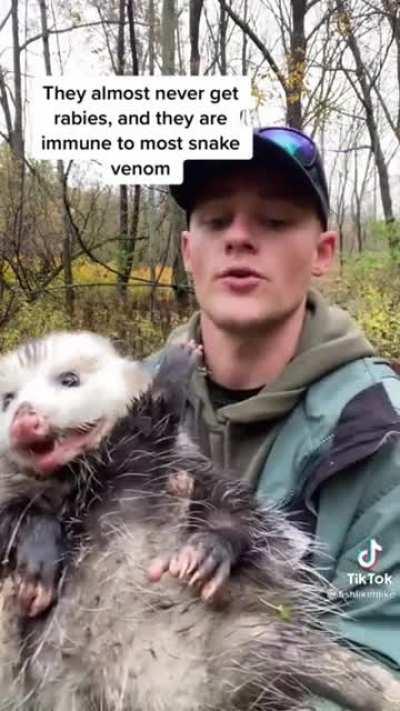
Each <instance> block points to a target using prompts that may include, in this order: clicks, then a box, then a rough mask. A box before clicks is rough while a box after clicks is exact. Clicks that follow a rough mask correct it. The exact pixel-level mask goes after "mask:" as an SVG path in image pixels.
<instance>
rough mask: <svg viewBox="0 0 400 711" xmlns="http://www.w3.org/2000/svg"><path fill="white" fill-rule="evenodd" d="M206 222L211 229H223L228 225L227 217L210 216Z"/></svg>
mask: <svg viewBox="0 0 400 711" xmlns="http://www.w3.org/2000/svg"><path fill="white" fill-rule="evenodd" d="M206 224H207V226H208V227H210V228H211V229H212V230H223V229H224V227H227V226H228V225H229V217H210V218H209V219H208V220H206Z"/></svg>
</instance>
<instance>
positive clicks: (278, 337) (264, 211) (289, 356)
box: [171, 128, 400, 709]
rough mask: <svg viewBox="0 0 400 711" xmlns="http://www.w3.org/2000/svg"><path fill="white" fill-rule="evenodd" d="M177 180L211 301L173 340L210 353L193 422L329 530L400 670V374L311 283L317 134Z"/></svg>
mask: <svg viewBox="0 0 400 711" xmlns="http://www.w3.org/2000/svg"><path fill="white" fill-rule="evenodd" d="M171 192H172V195H173V196H174V198H175V200H176V201H177V203H178V204H179V205H180V206H181V207H182V208H183V209H184V210H185V211H186V214H187V219H188V229H187V230H186V231H184V232H183V235H182V250H183V258H184V263H185V266H186V269H187V270H188V271H189V272H190V273H191V274H192V277H193V282H194V287H195V291H196V296H197V300H198V303H199V306H200V313H199V314H196V315H195V316H194V317H193V318H192V319H191V321H190V322H189V324H188V325H186V326H184V327H181V328H180V329H177V331H175V332H174V334H172V337H171V340H172V341H179V340H187V339H188V338H195V339H196V340H197V341H199V342H201V343H202V344H203V349H204V356H205V363H206V367H207V374H205V373H202V372H196V373H195V374H194V376H193V379H192V383H191V389H190V393H189V402H188V418H189V421H190V422H189V424H190V426H191V428H192V429H193V431H194V432H195V434H196V436H197V438H198V440H199V442H200V445H201V447H202V449H203V450H204V452H205V453H206V454H208V455H210V456H211V457H212V458H213V459H214V460H215V461H216V462H218V463H219V464H221V465H223V466H226V467H230V468H232V469H234V470H236V473H237V476H240V477H242V478H243V479H245V480H247V481H249V482H250V483H251V484H252V485H253V486H254V488H255V489H256V491H257V493H258V495H259V496H260V497H266V498H268V499H269V500H274V501H276V502H277V503H278V504H279V505H281V506H284V507H285V508H286V509H287V510H288V511H290V512H292V515H293V516H295V517H297V519H298V520H299V521H300V522H301V524H302V525H303V526H306V527H307V528H308V530H309V531H310V532H311V533H312V534H315V536H316V537H317V539H318V540H320V541H321V542H322V543H323V544H324V547H325V551H326V554H324V555H323V554H322V553H319V554H318V553H315V554H314V559H313V564H314V565H315V566H316V567H317V568H318V569H319V570H320V571H321V572H322V573H323V575H324V576H325V577H326V578H327V579H328V580H329V581H330V582H331V583H332V585H334V586H335V588H336V589H337V591H338V597H339V598H342V599H343V600H344V601H345V605H346V610H348V612H349V613H350V615H349V616H345V617H343V618H342V619H341V620H340V621H339V625H340V633H341V634H342V635H343V637H344V638H345V639H348V640H350V641H351V642H352V643H353V644H354V645H356V646H358V647H360V648H363V649H364V650H365V651H367V652H368V653H370V654H371V655H372V656H374V657H375V658H378V659H379V660H380V661H382V662H383V663H385V664H387V665H388V666H389V667H392V668H393V669H395V670H398V669H399V667H400V644H399V632H400V445H399V443H398V434H399V432H400V419H399V417H398V411H399V409H400V381H399V380H398V379H397V378H396V376H395V375H394V373H393V372H392V371H391V369H390V368H389V367H388V366H387V365H386V364H385V363H383V362H381V361H379V360H378V359H375V358H374V357H373V352H372V348H371V346H370V344H369V343H368V341H367V340H366V339H365V337H364V336H363V335H362V333H361V332H360V330H359V329H358V328H357V327H356V325H355V324H354V323H353V322H352V320H351V319H350V318H349V316H348V315H347V314H346V313H345V312H344V311H342V310H340V309H339V308H337V307H331V306H329V305H328V304H327V303H326V302H325V300H324V299H323V298H322V297H321V296H320V295H319V294H318V292H316V291H314V290H312V289H311V288H310V285H311V280H312V278H313V277H320V276H323V275H324V274H326V273H327V272H328V270H329V268H330V267H331V265H332V262H333V258H334V253H335V243H336V235H335V233H334V232H333V231H331V230H329V229H328V226H327V225H328V215H329V198H328V189H327V184H326V179H325V176H324V171H323V167H322V163H321V159H320V156H319V154H318V150H317V148H316V146H315V144H314V143H313V141H311V139H310V138H308V137H307V136H305V135H304V134H302V133H300V132H298V131H295V130H294V129H289V128H267V129H260V130H258V131H255V133H254V157H253V159H252V160H251V161H239V162H231V161H226V162H215V161H188V162H186V164H185V171H184V181H183V183H182V185H177V186H172V187H171ZM318 708H320V709H334V708H335V709H336V708H338V707H337V706H334V705H332V704H330V703H329V702H322V701H321V705H320V706H318Z"/></svg>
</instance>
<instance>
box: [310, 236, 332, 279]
mask: <svg viewBox="0 0 400 711" xmlns="http://www.w3.org/2000/svg"><path fill="white" fill-rule="evenodd" d="M336 242H337V233H336V232H334V231H333V230H328V231H327V232H321V234H320V236H319V238H318V244H317V248H316V250H315V255H314V262H313V266H312V275H313V276H315V277H320V276H323V275H324V274H326V273H327V272H328V271H329V269H330V268H331V266H332V262H333V259H334V256H335V251H336Z"/></svg>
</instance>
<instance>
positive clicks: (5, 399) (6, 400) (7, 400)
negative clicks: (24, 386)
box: [3, 393, 15, 412]
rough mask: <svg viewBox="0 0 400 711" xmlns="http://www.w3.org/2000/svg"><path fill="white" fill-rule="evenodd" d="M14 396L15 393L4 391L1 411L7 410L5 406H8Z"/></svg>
mask: <svg viewBox="0 0 400 711" xmlns="http://www.w3.org/2000/svg"><path fill="white" fill-rule="evenodd" d="M14 398H15V393H6V394H5V395H3V412H5V411H6V410H7V407H8V406H9V404H10V402H11V400H14Z"/></svg>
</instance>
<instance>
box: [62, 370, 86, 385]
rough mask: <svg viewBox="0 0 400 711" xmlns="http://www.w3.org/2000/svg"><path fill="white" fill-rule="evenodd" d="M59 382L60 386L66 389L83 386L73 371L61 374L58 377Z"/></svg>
mask: <svg viewBox="0 0 400 711" xmlns="http://www.w3.org/2000/svg"><path fill="white" fill-rule="evenodd" d="M57 380H58V382H59V383H60V385H63V386H64V387H65V388H76V387H77V386H78V385H80V384H81V381H80V378H79V375H78V374H77V373H74V372H72V371H71V372H67V373H61V374H60V375H59V376H58V378H57Z"/></svg>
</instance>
